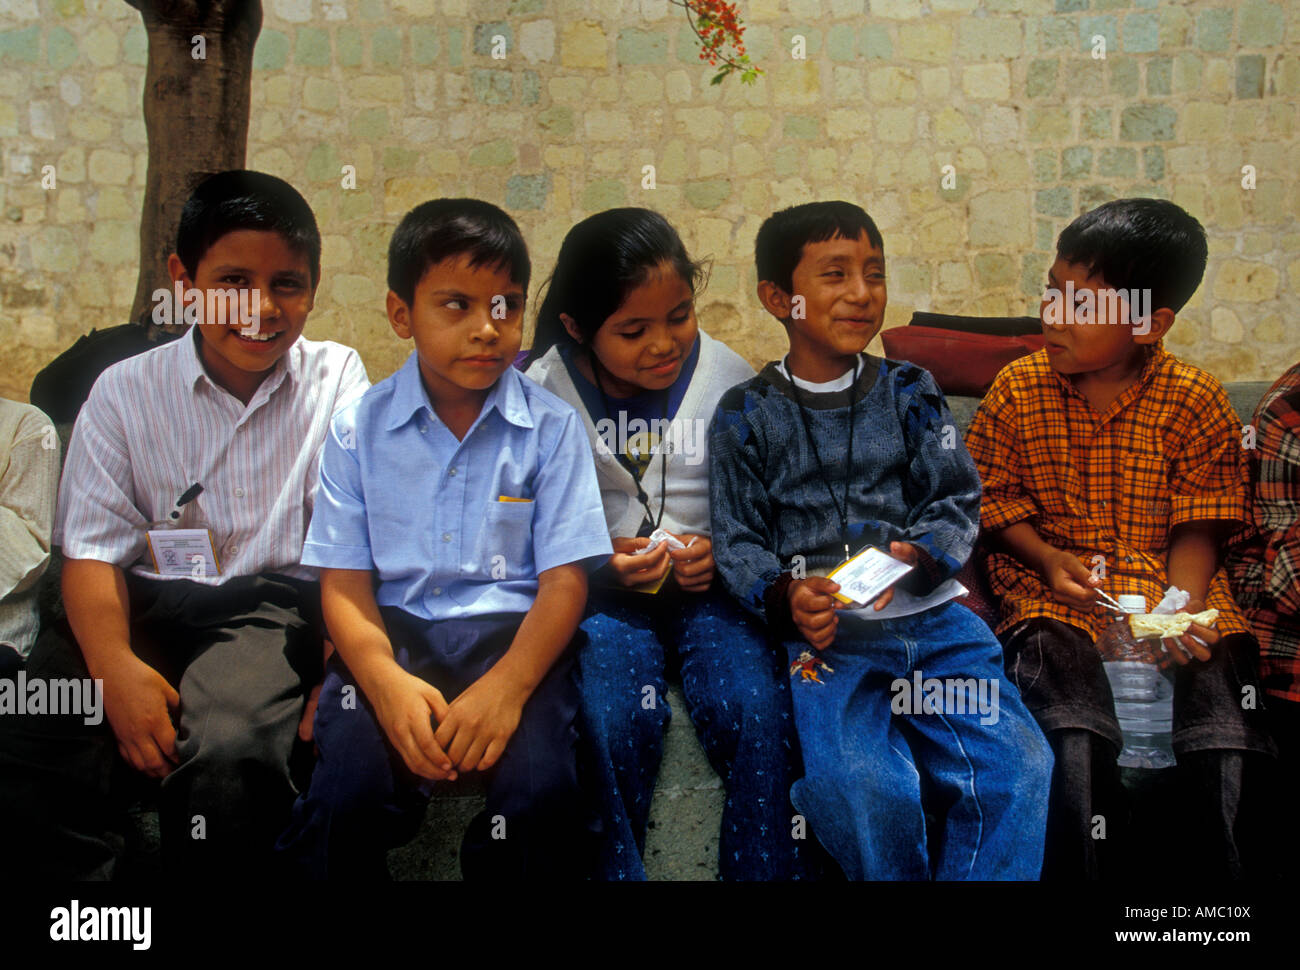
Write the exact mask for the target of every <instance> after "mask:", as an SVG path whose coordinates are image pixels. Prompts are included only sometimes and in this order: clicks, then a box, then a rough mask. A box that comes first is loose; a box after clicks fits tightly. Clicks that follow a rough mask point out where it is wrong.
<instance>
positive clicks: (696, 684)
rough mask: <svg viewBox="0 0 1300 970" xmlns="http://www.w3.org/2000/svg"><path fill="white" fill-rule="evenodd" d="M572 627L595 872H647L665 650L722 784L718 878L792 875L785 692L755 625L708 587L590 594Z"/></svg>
mask: <svg viewBox="0 0 1300 970" xmlns="http://www.w3.org/2000/svg"><path fill="white" fill-rule="evenodd" d="M633 597H636V599H633ZM582 629H583V631H585V632H586V634H587V636H588V643H587V645H586V646H585V647H583V649H582V651H581V652H580V653H579V655H578V665H579V670H580V674H581V679H582V709H581V717H582V720H581V728H580V730H581V733H582V735H583V737H584V740H585V747H586V749H587V750H586V755H587V761H588V763H589V770H590V772H591V775H592V778H591V782H590V787H592V788H594V789H596V797H597V798H598V799H599V804H598V807H597V810H598V813H599V815H600V817H601V824H602V827H603V828H604V830H605V837H604V844H603V848H602V851H601V858H600V872H601V875H602V877H603V878H605V879H609V880H641V879H645V877H646V875H645V867H644V866H643V865H642V862H641V853H642V852H643V851H644V849H645V831H646V823H647V821H648V819H649V815H650V800H651V798H652V796H653V795H654V787H655V779H656V777H657V776H658V774H659V762H660V760H661V758H662V757H663V749H664V730H665V729H666V728H667V726H668V721H669V718H671V717H672V711H671V710H670V709H669V706H668V703H667V701H666V700H665V696H664V691H665V689H666V685H665V683H664V663H665V657H664V650H665V647H669V648H674V647H675V648H676V650H677V653H678V655H679V656H680V658H681V675H682V690H683V692H684V693H685V694H686V703H687V706H688V707H689V709H690V715H691V720H692V722H693V723H694V724H695V730H696V733H697V735H698V736H699V739H700V743H701V744H702V745H703V747H704V751H705V754H706V755H707V756H708V759H709V763H710V764H711V765H712V766H713V769H714V770H715V771H716V772H717V773H718V775H719V776H721V778H722V782H723V784H724V786H725V787H726V801H725V803H724V806H723V811H722V836H721V844H720V846H719V852H718V856H719V858H718V868H719V870H720V872H721V875H722V878H723V879H731V880H776V879H792V878H798V877H799V876H801V875H802V874H803V870H804V866H803V863H802V862H801V853H800V845H799V842H798V840H797V839H795V838H792V825H791V819H792V817H793V815H794V811H793V809H792V808H791V806H790V800H789V790H790V782H791V781H792V780H793V779H794V778H795V777H797V776H798V760H797V759H798V753H797V748H796V747H795V743H794V722H793V718H792V716H791V711H790V694H789V690H788V688H787V687H786V685H785V679H784V677H783V676H782V672H781V664H780V661H779V657H778V655H777V652H776V650H775V648H774V646H773V645H772V644H770V643H769V642H768V640H767V638H766V637H765V636H764V635H763V631H762V629H761V627H759V626H758V624H757V623H756V622H755V621H754V620H752V619H751V618H750V617H749V615H748V614H747V613H745V612H744V611H743V610H742V609H741V608H740V607H739V606H738V605H737V604H736V603H735V602H734V601H733V600H732V599H731V598H730V597H729V596H727V595H726V594H725V593H724V592H723V591H722V590H720V589H718V588H717V586H716V585H715V586H714V587H713V588H712V589H710V590H709V591H708V592H707V593H703V594H695V593H667V592H665V593H661V594H660V595H658V596H653V597H651V596H643V595H642V594H639V593H619V592H613V593H611V592H607V591H600V590H596V591H593V592H592V595H591V599H590V600H589V605H588V616H587V619H586V620H584V621H583V624H582Z"/></svg>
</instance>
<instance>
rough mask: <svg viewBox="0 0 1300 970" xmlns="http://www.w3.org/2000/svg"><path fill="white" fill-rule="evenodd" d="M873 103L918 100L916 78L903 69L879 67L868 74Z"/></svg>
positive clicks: (868, 85) (868, 87) (868, 84)
mask: <svg viewBox="0 0 1300 970" xmlns="http://www.w3.org/2000/svg"><path fill="white" fill-rule="evenodd" d="M867 89H868V90H869V91H870V92H871V100H872V101H873V102H885V101H905V102H909V103H910V102H913V101H915V100H916V76H915V75H914V74H913V73H912V72H911V71H910V70H908V69H906V68H901V67H877V68H873V69H871V70H870V71H868V72H867Z"/></svg>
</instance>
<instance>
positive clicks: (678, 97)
mask: <svg viewBox="0 0 1300 970" xmlns="http://www.w3.org/2000/svg"><path fill="white" fill-rule="evenodd" d="M664 85H665V87H666V88H667V90H668V103H669V104H685V103H686V102H688V101H690V100H691V98H693V97H694V96H695V86H694V85H693V84H692V83H691V76H690V75H689V74H687V73H686V72H685V71H669V72H668V76H667V77H665V78H664Z"/></svg>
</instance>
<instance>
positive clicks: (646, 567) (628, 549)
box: [609, 536, 672, 586]
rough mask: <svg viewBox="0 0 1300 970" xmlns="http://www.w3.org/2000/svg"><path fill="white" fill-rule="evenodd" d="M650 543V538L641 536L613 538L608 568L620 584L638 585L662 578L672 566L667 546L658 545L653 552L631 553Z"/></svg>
mask: <svg viewBox="0 0 1300 970" xmlns="http://www.w3.org/2000/svg"><path fill="white" fill-rule="evenodd" d="M648 545H650V540H649V539H647V538H645V537H644V536H641V537H640V538H636V539H626V538H622V537H619V538H615V539H614V540H613V546H614V555H612V556H610V557H609V569H610V572H612V573H613V574H614V577H615V578H616V579H617V580H618V583H619V585H620V586H640V585H642V584H643V583H653V582H657V581H658V580H660V579H663V577H664V574H665V573H666V572H668V570H669V569H670V568H671V567H672V561H671V560H670V559H669V558H668V547H667V546H666V545H662V544H661V545H660V546H659V548H658V549H655V550H654V552H648V553H646V554H645V555H642V556H634V555H632V554H633V553H634V552H636V550H638V549H644V548H645V547H646V546H648Z"/></svg>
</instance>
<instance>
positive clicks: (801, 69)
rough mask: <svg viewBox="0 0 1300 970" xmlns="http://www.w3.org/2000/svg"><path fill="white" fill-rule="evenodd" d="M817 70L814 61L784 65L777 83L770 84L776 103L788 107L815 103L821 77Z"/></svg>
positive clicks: (819, 92)
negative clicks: (773, 90)
mask: <svg viewBox="0 0 1300 970" xmlns="http://www.w3.org/2000/svg"><path fill="white" fill-rule="evenodd" d="M817 68H818V65H817V62H816V61H795V62H793V63H790V64H786V65H784V66H783V67H782V68H781V69H780V81H779V83H778V82H776V81H775V80H773V82H772V83H773V86H774V89H775V95H776V96H775V101H776V103H777V104H778V105H781V106H789V105H804V104H813V103H814V102H816V101H817V100H818V98H819V96H820V94H821V76H820V74H818V70H817ZM773 73H774V74H775V73H776V72H775V71H774V72H773Z"/></svg>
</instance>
